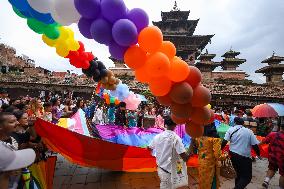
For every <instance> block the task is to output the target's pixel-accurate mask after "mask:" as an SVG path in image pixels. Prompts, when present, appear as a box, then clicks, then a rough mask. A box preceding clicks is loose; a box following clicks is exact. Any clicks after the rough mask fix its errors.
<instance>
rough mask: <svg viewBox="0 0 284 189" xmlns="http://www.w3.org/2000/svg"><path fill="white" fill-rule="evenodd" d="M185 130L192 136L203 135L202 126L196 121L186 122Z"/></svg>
mask: <svg viewBox="0 0 284 189" xmlns="http://www.w3.org/2000/svg"><path fill="white" fill-rule="evenodd" d="M185 131H186V132H187V134H188V135H189V136H191V137H192V138H199V137H202V136H203V133H204V127H203V126H202V125H200V124H197V123H194V122H193V121H190V122H188V123H187V124H186V126H185Z"/></svg>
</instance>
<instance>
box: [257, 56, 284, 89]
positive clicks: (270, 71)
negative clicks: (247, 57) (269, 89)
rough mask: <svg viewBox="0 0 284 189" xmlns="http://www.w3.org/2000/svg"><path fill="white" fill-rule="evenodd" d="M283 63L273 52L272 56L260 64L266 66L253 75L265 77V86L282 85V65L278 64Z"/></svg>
mask: <svg viewBox="0 0 284 189" xmlns="http://www.w3.org/2000/svg"><path fill="white" fill-rule="evenodd" d="M282 61H284V57H281V56H276V55H275V53H274V52H273V54H272V56H271V57H269V58H267V59H265V60H263V61H262V62H261V63H263V64H265V63H267V64H268V66H265V67H263V68H261V69H259V70H256V71H255V73H262V74H264V76H265V77H266V83H267V84H276V85H284V82H283V73H284V64H280V63H281V62H282Z"/></svg>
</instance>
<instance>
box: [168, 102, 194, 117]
mask: <svg viewBox="0 0 284 189" xmlns="http://www.w3.org/2000/svg"><path fill="white" fill-rule="evenodd" d="M171 111H172V113H173V114H174V115H175V116H176V117H178V118H184V119H187V120H189V118H190V115H191V113H192V106H191V104H190V103H189V104H176V103H172V105H171Z"/></svg>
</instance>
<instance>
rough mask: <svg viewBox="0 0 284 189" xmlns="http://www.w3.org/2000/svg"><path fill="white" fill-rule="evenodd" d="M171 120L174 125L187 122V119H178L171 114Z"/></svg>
mask: <svg viewBox="0 0 284 189" xmlns="http://www.w3.org/2000/svg"><path fill="white" fill-rule="evenodd" d="M171 118H172V120H173V121H174V122H175V123H176V124H184V123H186V122H188V118H179V117H177V116H175V115H174V114H171Z"/></svg>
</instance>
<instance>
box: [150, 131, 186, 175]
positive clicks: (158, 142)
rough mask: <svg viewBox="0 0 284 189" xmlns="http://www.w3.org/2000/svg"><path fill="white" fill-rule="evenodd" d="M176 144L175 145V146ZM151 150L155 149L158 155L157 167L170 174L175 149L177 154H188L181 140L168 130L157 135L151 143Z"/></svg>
mask: <svg viewBox="0 0 284 189" xmlns="http://www.w3.org/2000/svg"><path fill="white" fill-rule="evenodd" d="M174 143H175V144H174ZM149 148H151V149H153V150H154V152H155V153H156V155H155V156H156V161H157V165H158V166H159V167H161V168H163V169H165V170H167V171H168V172H171V169H172V167H171V165H172V164H171V159H172V154H173V149H175V150H176V152H177V154H182V153H184V152H186V150H185V148H184V146H183V144H182V140H181V138H180V137H179V136H178V135H177V134H176V133H175V132H173V131H170V130H166V131H164V132H162V133H160V134H158V135H156V136H155V137H154V139H153V141H152V142H151V143H150V145H149Z"/></svg>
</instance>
